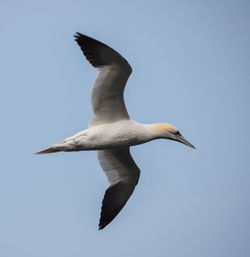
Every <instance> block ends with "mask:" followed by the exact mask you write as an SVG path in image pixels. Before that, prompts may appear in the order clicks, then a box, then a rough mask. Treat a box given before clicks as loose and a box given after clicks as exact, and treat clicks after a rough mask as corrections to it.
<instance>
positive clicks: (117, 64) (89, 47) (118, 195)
mask: <svg viewBox="0 0 250 257" xmlns="http://www.w3.org/2000/svg"><path fill="white" fill-rule="evenodd" d="M74 37H75V41H76V42H77V44H78V45H79V46H80V48H81V50H82V52H83V54H84V55H85V57H86V59H87V60H88V61H89V62H90V63H91V64H92V66H94V67H95V68H97V69H98V71H99V73H98V75H97V78H96V80H95V82H94V85H93V89H92V96H91V103H92V109H93V116H92V118H91V120H90V123H89V126H88V128H87V129H85V130H83V131H80V132H79V133H77V134H75V135H73V136H72V137H69V138H66V139H65V140H63V141H61V142H59V143H55V144H52V145H51V147H50V148H47V149H45V150H42V151H40V152H37V154H48V153H55V152H61V151H64V152H71V151H86V150H97V154H98V160H99V163H100V165H101V167H102V169H103V171H104V172H105V174H106V176H107V179H108V182H109V184H110V186H109V187H108V189H107V190H106V192H105V195H104V198H103V201H102V208H101V216H100V221H99V230H102V229H103V228H105V227H106V226H107V225H108V224H109V223H110V222H111V221H112V220H113V219H114V218H115V217H116V216H117V215H118V213H119V212H120V211H121V209H122V208H123V207H124V205H125V204H126V203H127V201H128V199H129V198H130V196H131V195H132V193H133V191H134V189H135V186H136V185H137V183H138V180H139V176H140V169H139V168H138V166H137V165H136V163H135V161H134V160H133V158H132V156H131V154H130V147H131V146H134V145H139V144H143V143H146V142H149V141H151V140H155V139H160V138H165V139H170V140H174V141H177V142H180V143H183V144H185V145H187V146H189V147H192V148H194V149H195V147H194V146H193V145H192V144H191V143H189V142H188V141H187V140H186V139H185V138H184V137H183V136H182V135H181V133H180V132H179V130H178V129H177V128H176V127H174V126H173V125H171V124H168V123H156V124H141V123H138V122H135V121H134V120H132V119H131V118H130V117H129V114H128V112H127V109H126V106H125V103H124V98H123V93H124V88H125V85H126V83H127V80H128V78H129V76H130V74H131V73H132V68H131V66H130V64H129V63H128V62H127V60H126V59H125V58H123V57H122V56H121V55H120V54H119V53H118V52H116V51H115V50H114V49H112V48H111V47H109V46H107V45H105V44H104V43H101V42H100V41H97V40H95V39H93V38H91V37H88V36H86V35H83V34H81V33H78V32H77V33H76V34H75V35H74Z"/></svg>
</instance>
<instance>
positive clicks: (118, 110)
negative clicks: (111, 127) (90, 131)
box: [75, 33, 132, 126]
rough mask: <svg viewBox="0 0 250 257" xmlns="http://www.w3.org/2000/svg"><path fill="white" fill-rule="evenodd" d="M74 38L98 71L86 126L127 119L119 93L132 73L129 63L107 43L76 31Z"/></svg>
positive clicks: (122, 99) (120, 93)
mask: <svg viewBox="0 0 250 257" xmlns="http://www.w3.org/2000/svg"><path fill="white" fill-rule="evenodd" d="M75 40H76V42H77V43H78V45H79V46H80V47H81V49H82V51H83V54H84V55H85V57H86V58H87V60H88V61H89V62H90V63H91V64H92V65H93V66H94V67H95V68H98V70H99V73H98V76H97V78H96V81H95V83H94V86H93V89H92V97H91V101H92V108H93V112H94V114H93V117H92V119H91V121H90V126H95V125H98V124H103V123H109V122H114V121H118V120H122V119H129V115H128V112H127V109H126V106H125V103H124V98H123V92H124V88H125V85H126V82H127V80H128V78H129V76H130V74H131V72H132V68H131V66H130V65H129V63H128V62H127V61H126V60H125V59H124V58H123V57H122V56H121V55H120V54H119V53H117V52H116V51H115V50H113V49H112V48H110V47H109V46H107V45H105V44H103V43H101V42H99V41H97V40H95V39H93V38H90V37H88V36H85V35H82V34H80V33H76V35H75Z"/></svg>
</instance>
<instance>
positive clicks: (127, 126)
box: [53, 120, 159, 151]
mask: <svg viewBox="0 0 250 257" xmlns="http://www.w3.org/2000/svg"><path fill="white" fill-rule="evenodd" d="M156 137H159V136H158V135H156V134H155V133H154V130H153V129H152V125H144V124H140V123H137V122H135V121H132V120H121V121H117V122H112V123H106V124H100V125H96V126H93V127H90V128H88V129H86V130H83V131H81V132H79V133H77V134H75V135H74V136H72V137H69V138H67V139H65V140H63V141H62V142H59V143H57V144H54V145H53V148H54V149H58V150H61V151H83V150H104V149H111V148H117V147H125V146H133V145H138V144H142V143H146V142H148V141H150V140H153V139H155V138H156Z"/></svg>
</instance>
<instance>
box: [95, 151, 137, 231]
mask: <svg viewBox="0 0 250 257" xmlns="http://www.w3.org/2000/svg"><path fill="white" fill-rule="evenodd" d="M98 159H99V162H100V164H101V166H102V168H103V170H104V172H105V174H106V176H107V178H108V181H109V183H110V186H109V188H108V189H107V190H106V192H105V195H104V198H103V201H102V211H101V218H100V223H99V229H103V228H104V227H106V226H107V225H108V224H109V223H110V222H111V221H112V220H113V219H114V218H115V217H116V216H117V214H118V213H119V212H120V211H121V209H122V208H123V207H124V205H125V204H126V202H127V201H128V199H129V197H130V196H131V194H132V193H133V191H134V189H135V186H136V184H137V182H138V180H139V176H140V169H139V168H138V167H137V165H136V163H135V162H134V160H133V159H132V157H131V155H130V151H129V147H126V148H119V149H111V150H101V151H98Z"/></svg>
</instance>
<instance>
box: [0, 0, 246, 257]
mask: <svg viewBox="0 0 250 257" xmlns="http://www.w3.org/2000/svg"><path fill="white" fill-rule="evenodd" d="M249 28H250V2H249V1H244V0H237V1H236V0H234V1H230V0H229V1H222V0H219V1H213V0H212V1H192V0H191V1H184V0H182V1H178V0H177V1H174V0H172V1H168V0H167V1H147V0H146V1H139V0H136V1H132V0H131V1H115V0H113V1H106V0H105V1H97V0H91V1H90V0H89V1H80V0H70V1H51V0H50V1H48V0H43V1H25V0H24V1H18V0H10V1H9V0H8V1H7V0H2V1H1V3H0V42H1V47H0V70H1V76H0V86H1V94H0V112H1V116H0V117H1V147H0V151H1V164H0V206H1V210H0V256H1V257H45V256H46V257H69V256H74V257H82V256H94V257H95V256H109V257H117V256H119V257H127V256H130V257H138V256H144V257H152V256H154V257H165V256H169V257H183V256H185V257H201V256H202V257H211V256H213V257H246V256H250V244H249V242H250V219H249V217H250V200H249V199H250V168H249V166H250V165H249V164H250V163H249V156H250V150H249V143H250V136H249V133H250V120H249V117H250V115H249V113H250V47H249V46H250V29H249ZM76 31H79V32H81V33H84V34H86V35H89V36H92V37H94V38H96V39H98V40H100V41H103V42H105V43H107V44H108V45H110V46H111V47H113V48H115V49H116V50H117V51H119V52H120V53H121V54H122V55H123V56H124V57H125V58H126V59H127V60H128V61H129V62H130V64H131V65H132V67H133V74H132V76H131V77H130V79H129V82H128V85H127V88H126V92H125V100H126V104H127V108H128V111H129V113H130V115H131V117H132V118H133V119H134V120H137V121H139V122H142V123H151V122H169V123H171V124H173V125H175V126H176V127H178V128H179V129H180V131H181V133H182V134H183V135H184V136H185V137H186V138H187V139H188V140H190V142H191V143H193V144H194V145H195V146H196V147H197V150H193V149H191V148H188V147H186V146H184V145H182V144H179V143H176V142H172V141H167V140H159V141H155V142H151V143H148V144H145V145H142V146H137V147H134V148H133V149H132V154H133V157H134V159H135V161H136V162H137V164H138V166H139V167H140V168H141V171H142V172H141V177H140V181H139V184H138V186H137V188H136V190H135V192H134V194H133V196H132V197H131V199H130V200H129V202H128V203H127V205H126V206H125V208H124V209H123V210H122V212H121V213H120V214H119V215H118V217H117V218H116V219H115V220H114V221H113V222H112V223H111V224H110V225H109V226H108V227H107V228H105V229H104V230H103V231H98V230H97V226H98V220H99V213H100V207H101V201H102V198H103V194H104V191H105V189H106V187H107V186H108V183H107V180H106V177H105V176H104V173H103V172H102V170H101V168H100V166H99V164H98V161H97V157H96V153H95V152H78V153H59V154H54V155H43V156H37V155H34V154H33V153H34V152H36V151H38V150H41V149H43V148H45V147H47V146H48V144H49V143H54V142H56V141H59V140H62V139H64V138H66V137H68V136H71V135H73V134H74V133H76V132H78V131H80V130H82V129H84V128H86V127H87V125H88V121H89V119H90V117H91V106H90V93H91V87H92V84H93V81H94V79H95V77H96V73H97V72H96V70H94V69H93V68H92V67H91V65H90V64H89V63H88V62H87V61H86V60H85V58H84V57H83V55H82V53H81V51H80V49H79V47H78V46H77V44H76V43H75V42H74V40H73V33H74V32H76Z"/></svg>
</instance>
